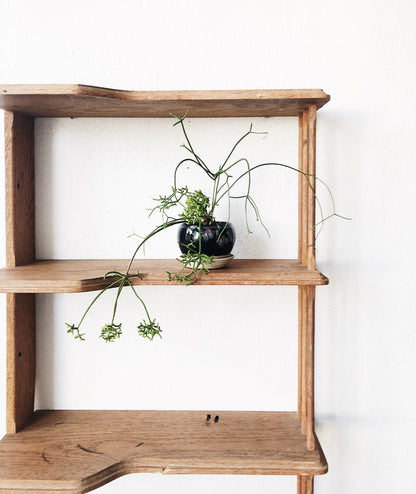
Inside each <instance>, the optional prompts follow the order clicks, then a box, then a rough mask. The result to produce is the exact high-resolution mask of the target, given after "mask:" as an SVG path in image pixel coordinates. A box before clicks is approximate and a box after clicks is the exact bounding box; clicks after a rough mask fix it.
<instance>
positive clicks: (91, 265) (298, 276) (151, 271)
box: [0, 259, 328, 293]
mask: <svg viewBox="0 0 416 494" xmlns="http://www.w3.org/2000/svg"><path fill="white" fill-rule="evenodd" d="M128 263H129V261H128V260H127V259H125V260H121V259H115V260H109V259H71V260H61V261H58V260H53V261H36V262H34V263H30V264H26V265H24V266H16V267H14V268H4V269H0V292H7V293H78V292H90V291H93V290H101V289H103V288H105V287H106V286H108V285H109V284H110V283H111V282H112V281H114V278H111V277H108V278H107V279H106V280H104V279H103V274H105V273H107V272H109V271H113V270H116V271H119V272H123V271H124V270H125V269H126V268H127V266H128ZM180 268H181V264H179V263H178V261H176V260H174V259H172V260H169V259H145V260H143V259H141V260H136V261H135V262H134V263H133V265H132V268H131V270H130V273H137V271H139V272H140V275H141V277H142V280H139V279H137V278H133V279H132V284H134V285H173V286H175V285H177V283H176V282H174V281H171V282H170V281H169V280H168V276H167V274H166V272H167V271H175V270H179V269H180ZM195 284H197V285H326V284H328V279H327V278H326V277H325V276H324V275H323V274H322V273H320V272H319V271H317V270H316V269H314V270H309V269H307V268H306V267H305V266H303V265H302V264H301V263H300V262H299V261H298V260H296V259H233V260H232V261H231V262H230V264H229V265H228V267H227V269H218V270H212V271H210V272H209V274H207V275H205V276H201V278H200V279H199V280H198V281H197V282H196V283H195Z"/></svg>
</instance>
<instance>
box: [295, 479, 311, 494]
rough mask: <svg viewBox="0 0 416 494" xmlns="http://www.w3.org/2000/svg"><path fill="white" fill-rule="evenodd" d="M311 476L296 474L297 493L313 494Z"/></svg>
mask: <svg viewBox="0 0 416 494" xmlns="http://www.w3.org/2000/svg"><path fill="white" fill-rule="evenodd" d="M313 480H314V478H313V476H312V475H298V489H297V491H298V494H313Z"/></svg>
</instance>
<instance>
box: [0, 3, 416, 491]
mask: <svg viewBox="0 0 416 494" xmlns="http://www.w3.org/2000/svg"><path fill="white" fill-rule="evenodd" d="M1 14H2V15H1V17H0V82H1V83H84V84H92V85H100V86H107V87H114V88H120V89H144V90H145V89H148V90H156V89H231V88H298V87H300V88H309V87H322V88H323V89H324V90H326V91H327V92H328V93H330V94H331V97H332V99H331V102H330V103H329V104H328V105H327V106H326V107H325V108H324V109H323V110H321V111H320V112H319V115H318V117H319V119H318V120H319V121H318V152H317V158H318V173H319V175H320V176H322V177H323V178H325V179H326V180H327V181H328V183H329V184H330V186H331V187H332V189H333V191H334V193H335V196H336V200H337V204H338V207H339V209H340V211H341V212H343V213H345V214H347V215H349V216H351V217H352V218H353V221H352V222H349V223H347V222H342V221H338V222H333V223H331V224H330V225H328V226H327V228H326V229H325V231H324V232H323V234H322V236H321V238H320V241H319V244H318V249H319V250H318V263H319V267H320V268H321V270H322V271H323V272H324V273H325V274H326V275H327V276H328V277H329V278H330V282H331V283H330V285H329V286H328V287H322V288H318V290H317V291H318V297H317V338H316V344H317V363H316V413H317V430H318V434H319V438H320V440H321V443H322V446H323V448H324V451H325V453H326V456H327V459H328V462H329V468H330V471H329V473H328V474H327V475H326V476H323V477H318V478H317V479H316V492H317V493H319V494H329V493H331V494H332V493H339V494H356V493H360V494H361V493H363V494H364V493H370V492H377V493H378V494H387V493H389V494H390V493H392V492H412V487H413V485H414V482H413V479H412V476H411V475H410V472H412V471H413V470H414V458H415V454H416V448H415V444H416V441H415V439H416V437H415V432H414V430H415V425H416V424H415V413H414V407H415V404H416V400H415V398H414V376H415V375H416V365H415V358H414V352H415V349H416V334H415V333H416V332H415V329H416V321H415V315H414V314H415V313H414V310H413V307H414V291H415V281H414V279H415V277H414V274H415V270H416V266H415V262H414V256H413V255H412V250H413V249H414V245H415V233H414V214H413V212H414V209H415V208H414V189H415V187H414V184H415V180H416V170H415V166H414V164H415V158H414V139H415V137H414V136H415V134H416V124H415V110H416V97H415V92H414V85H415V75H416V74H415V68H414V61H415V58H416V49H415V48H416V41H415V39H416V35H415V29H414V20H415V16H416V7H415V4H414V2H411V1H400V2H398V3H396V4H393V3H392V2H390V1H386V0H380V1H377V2H376V1H363V0H360V1H357V0H353V1H348V2H347V1H342V2H333V1H330V0H327V1H317V2H308V1H307V0H303V1H279V2H275V1H261V0H260V1H257V2H248V1H243V0H240V1H229V2H220V1H211V2H201V1H176V2H169V1H160V0H159V1H153V2H150V1H144V0H143V1H133V0H131V1H127V0H126V1H123V2H118V3H116V2H113V1H109V0H105V1H103V0H101V1H88V2H87V1H82V2H81V1H71V2H69V1H66V2H53V1H51V0H45V1H42V0H39V1H37V2H30V1H18V0H13V1H12V0H10V1H8V0H3V1H2V2H1ZM251 121H252V119H233V120H222V121H210V120H191V121H190V123H189V126H190V127H189V129H190V132H191V133H192V136H193V137H194V142H195V146H196V147H197V148H198V149H199V150H200V152H201V154H203V155H204V156H207V157H208V159H209V160H210V162H213V163H214V162H216V161H217V160H218V159H220V158H221V157H222V156H224V154H225V153H226V151H227V150H228V148H229V146H230V144H231V143H232V142H233V139H235V138H236V137H237V136H239V135H240V134H241V133H243V132H244V131H245V130H246V129H247V128H248V125H249V123H250V122H251ZM253 121H254V124H255V127H256V128H258V129H259V130H268V131H269V135H268V137H267V138H266V139H262V138H261V137H260V136H252V138H251V139H250V142H249V143H247V146H246V147H245V148H244V151H242V152H244V153H245V154H246V155H249V156H251V157H252V160H253V163H254V162H258V161H262V160H263V159H275V160H280V161H285V162H291V163H294V162H296V139H297V138H296V122H295V121H294V120H293V119H287V120H279V119H267V120H266V119H254V120H253ZM171 124H172V122H171V121H170V120H161V121H156V120H148V121H139V120H81V119H74V120H70V119H62V120H57V121H51V120H48V119H44V120H42V121H38V122H37V127H36V182H37V184H36V185H37V198H36V200H37V210H36V220H37V234H38V236H39V237H41V238H39V239H38V243H37V249H38V255H39V257H51V256H52V257H56V258H59V257H68V256H72V257H113V256H114V257H122V256H128V255H129V253H130V252H131V250H132V249H133V244H134V241H132V240H131V239H127V238H126V237H127V235H129V234H130V233H132V232H133V231H135V232H137V233H146V232H147V231H148V230H149V227H150V224H149V223H148V222H147V220H145V219H144V216H143V211H144V208H145V207H149V206H150V205H151V202H152V201H151V197H152V196H154V195H156V194H159V193H165V192H166V190H167V187H168V184H169V182H168V174H169V170H170V169H171V166H172V165H173V164H174V163H176V161H177V160H178V159H180V156H182V154H181V149H180V148H179V144H180V143H181V142H182V139H181V137H180V135H179V131H178V128H177V127H175V128H173V127H172V126H171ZM272 176H273V177H272ZM257 178H258V181H257V184H256V191H257V197H258V199H259V202H260V203H261V204H262V206H263V208H262V209H263V211H264V213H265V220H266V222H267V224H268V225H269V226H270V228H271V233H272V240H271V241H269V240H268V239H267V237H266V236H265V235H264V233H262V232H261V230H259V229H256V231H255V235H254V236H253V237H252V238H249V239H246V238H245V237H244V235H243V234H241V235H240V236H239V240H238V245H237V246H236V254H237V255H238V256H239V257H252V256H258V257H276V256H278V257H285V256H289V257H294V256H295V255H296V246H295V238H294V237H295V234H296V228H295V227H294V226H293V221H292V220H293V219H295V218H296V211H294V210H293V208H292V206H293V204H294V203H293V201H294V193H293V194H292V192H295V185H294V183H293V177H292V178H290V176H288V174H285V173H279V174H277V173H274V172H270V174H269V173H261V174H260V173H259V175H258V176H257ZM275 179H276V181H274V180H275ZM76 189H81V191H82V195H81V197H80V196H79V195H78V194H75V193H74V191H75V190H76ZM1 208H3V201H1ZM235 213H236V215H237V216H236V217H235V218H233V222H234V223H235V224H236V226H237V229H238V230H239V231H241V230H242V224H241V219H240V218H239V217H238V210H236V211H235ZM2 234H3V235H4V232H2ZM172 242H173V240H172V239H171V238H170V235H165V237H164V238H163V240H162V241H155V242H154V243H152V244H151V245H150V246H149V248H148V251H147V255H148V257H160V256H166V257H172V256H175V255H176V251H175V247H174V246H173V244H172ZM2 245H4V242H2ZM1 252H2V254H3V253H4V251H3V250H2V251H1ZM3 263H4V255H3ZM142 293H143V295H144V296H145V298H146V300H147V301H148V303H149V308H151V310H152V312H153V313H155V314H156V315H157V316H158V318H159V320H160V322H161V324H163V327H164V330H165V333H164V334H165V336H164V338H163V340H161V341H157V342H155V343H153V344H149V343H147V342H145V341H139V340H138V339H137V338H136V336H135V335H134V330H132V331H130V332H129V331H127V330H126V334H125V337H124V338H123V339H122V340H120V341H119V342H117V343H115V344H114V345H112V346H110V345H106V344H104V342H101V341H100V340H98V338H97V333H98V331H99V328H100V325H101V324H102V323H104V322H106V321H107V319H108V313H109V311H108V309H107V311H105V304H103V305H101V306H100V307H99V308H98V309H97V310H96V311H95V312H94V314H92V315H91V317H90V318H89V320H88V328H87V331H88V340H87V341H86V342H85V343H83V344H82V343H78V342H74V341H73V340H71V338H70V337H69V336H68V335H66V334H65V329H64V325H63V323H64V322H65V321H67V320H71V321H75V320H76V318H77V316H78V314H79V313H80V310H81V307H83V306H84V305H85V303H87V302H88V301H89V300H90V298H91V294H76V295H40V296H39V297H38V299H37V303H38V308H39V311H38V312H39V315H38V325H39V330H38V345H39V349H40V351H39V359H38V364H37V365H38V377H39V378H38V382H37V385H38V388H37V404H38V406H39V407H56V408H59V407H61V408H62V407H65V408H70V407H73V408H76V407H78V408H94V407H95V408H178V409H180V408H189V409H191V408H195V409H198V408H202V409H205V408H207V409H208V408H209V409H224V408H225V409H233V408H235V409H264V410H269V409H270V410H273V409H276V408H279V409H293V408H294V407H295V406H296V391H295V388H294V385H295V383H296V362H295V356H296V312H295V311H296V289H295V288H284V287H275V288H265V287H262V288H244V287H233V288H226V287H224V288H210V287H193V288H190V289H189V288H185V287H176V288H170V289H167V288H163V287H146V288H144V289H143V292H142ZM110 299H111V297H107V300H108V301H109V302H110ZM1 300H2V311H3V318H2V326H1V327H2V330H1V342H0V343H1V349H2V353H1V373H2V375H1V376H0V382H2V383H4V382H5V377H4V371H5V355H4V347H5V336H4V335H5V329H4V328H5V324H4V298H3V297H2V299H1ZM132 304H133V301H132V299H131V298H130V297H126V298H125V300H124V301H123V302H122V304H121V307H120V314H122V317H120V319H123V320H124V321H125V324H126V325H127V326H130V327H131V328H134V323H135V321H136V319H137V318H140V317H141V315H137V314H136V310H135V307H134V306H133V305H132ZM179 311H181V312H180V313H178V312H179ZM230 314H232V315H233V316H232V319H231V320H230V319H229V316H230ZM227 318H228V319H227ZM1 390H2V394H1V405H2V407H1V408H2V410H4V399H5V397H4V387H3V386H2V387H1ZM1 425H2V430H4V414H2V416H1ZM138 489H140V491H141V492H155V493H158V494H159V493H160V494H162V493H167V492H169V493H191V492H199V493H208V492H213V491H214V492H218V493H224V494H225V493H237V492H238V493H239V494H241V493H249V492H261V493H265V494H266V493H267V494H269V493H270V494H271V493H276V492H295V479H294V478H290V477H288V478H286V477H283V478H278V477H246V476H242V477H239V476H218V477H217V476H209V477H202V476H166V477H164V476H161V475H150V474H149V475H131V476H128V477H124V478H121V479H119V480H117V481H115V482H113V483H111V484H109V485H107V486H104V487H103V488H101V491H97V492H103V493H108V494H109V493H121V492H123V494H124V493H126V494H128V493H133V492H136V491H137V490H138Z"/></svg>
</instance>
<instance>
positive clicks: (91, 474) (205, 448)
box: [0, 410, 328, 494]
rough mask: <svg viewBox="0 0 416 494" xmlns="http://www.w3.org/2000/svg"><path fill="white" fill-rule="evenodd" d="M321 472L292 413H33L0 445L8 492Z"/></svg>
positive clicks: (322, 465)
mask: <svg viewBox="0 0 416 494" xmlns="http://www.w3.org/2000/svg"><path fill="white" fill-rule="evenodd" d="M208 414H209V415H210V417H211V418H210V419H209V420H207V416H208ZM216 417H218V419H216ZM327 468H328V467H327V464H326V460H325V457H324V455H323V453H322V450H321V448H320V447H319V445H318V446H317V448H316V449H315V450H314V451H308V449H307V447H306V438H305V436H304V435H303V434H302V431H301V425H300V422H299V421H298V420H297V414H296V412H228V411H226V412H222V411H215V410H214V411H208V412H207V411H203V412H202V411H200V412H198V411H104V410H100V411H90V410H88V411H81V410H60V411H38V412H36V413H35V414H34V415H33V417H32V419H31V421H30V422H29V424H28V425H27V426H26V427H24V428H23V429H22V430H21V431H20V432H19V433H18V434H9V435H7V436H6V437H5V438H4V439H3V441H2V442H1V443H0V489H10V490H11V491H13V492H20V491H23V492H26V491H27V486H28V485H30V486H31V488H32V489H38V490H39V491H40V490H42V492H44V491H43V490H44V489H46V490H45V492H47V493H52V492H62V491H64V492H66V493H68V492H69V493H73V494H75V493H81V492H87V491H88V490H91V489H93V488H95V487H98V486H100V485H102V484H104V483H107V482H109V481H110V480H113V479H115V478H117V477H120V476H121V475H125V474H128V473H143V472H158V473H163V474H248V475H298V474H300V473H302V474H310V475H320V474H323V473H326V471H327ZM6 492H7V491H6Z"/></svg>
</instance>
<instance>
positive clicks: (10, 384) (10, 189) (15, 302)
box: [4, 111, 36, 433]
mask: <svg viewBox="0 0 416 494" xmlns="http://www.w3.org/2000/svg"><path fill="white" fill-rule="evenodd" d="M4 132H5V172H6V176H5V187H6V263H7V266H9V267H15V266H19V265H21V264H26V263H28V262H32V261H33V260H34V258H35V190H34V153H33V147H34V144H33V142H34V136H33V132H34V125H33V118H32V117H29V116H26V115H22V114H19V113H13V112H10V111H6V112H5V120H4ZM35 366H36V360H35V296H34V295H32V294H18V295H15V294H8V295H7V392H6V395H7V399H6V430H7V432H10V433H13V432H16V431H18V430H19V429H20V428H21V427H22V426H23V424H24V423H25V422H26V421H27V419H28V418H29V417H30V416H31V415H32V412H33V404H34V394H35Z"/></svg>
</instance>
